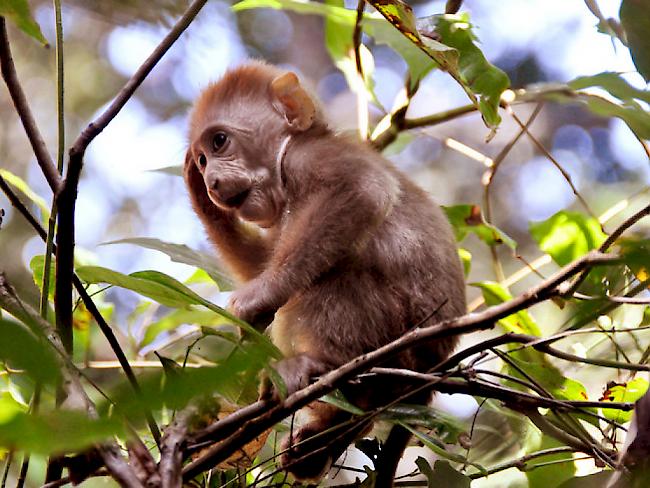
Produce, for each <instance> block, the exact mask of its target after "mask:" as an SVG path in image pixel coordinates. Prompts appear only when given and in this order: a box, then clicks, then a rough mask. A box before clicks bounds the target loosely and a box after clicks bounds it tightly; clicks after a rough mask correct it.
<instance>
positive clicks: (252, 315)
mask: <svg viewBox="0 0 650 488" xmlns="http://www.w3.org/2000/svg"><path fill="white" fill-rule="evenodd" d="M285 302H286V299H284V298H283V297H281V296H280V294H279V293H278V290H277V289H275V288H274V287H273V286H272V284H271V283H269V281H268V280H266V279H264V277H263V275H260V276H259V277H257V278H255V279H253V280H251V281H249V282H248V283H246V284H245V285H244V286H243V287H241V288H240V289H238V290H236V291H235V292H234V293H233V294H232V297H231V298H230V303H229V305H228V309H229V310H230V311H231V312H232V313H233V314H234V315H236V316H237V317H239V318H240V319H242V320H243V321H245V322H248V323H249V324H251V325H252V326H253V327H255V328H256V329H258V330H264V329H265V328H266V327H267V326H268V325H269V324H270V323H271V322H272V321H273V316H274V315H275V312H276V311H277V310H278V308H280V307H281V306H282V305H284V303H285Z"/></svg>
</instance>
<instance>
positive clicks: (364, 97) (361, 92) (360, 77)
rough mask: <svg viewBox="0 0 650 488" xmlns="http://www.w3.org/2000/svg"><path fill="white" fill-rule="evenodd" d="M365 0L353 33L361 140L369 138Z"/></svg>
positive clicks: (359, 10) (361, 5) (358, 5)
mask: <svg viewBox="0 0 650 488" xmlns="http://www.w3.org/2000/svg"><path fill="white" fill-rule="evenodd" d="M365 7H366V2H365V0H359V3H358V4H357V16H356V19H355V22H354V32H353V33H352V46H353V53H354V62H355V65H356V68H357V82H356V90H355V91H356V92H357V120H358V123H359V136H360V137H361V140H363V141H365V140H366V139H368V91H367V89H366V77H365V75H364V73H363V65H362V61H361V46H362V43H361V34H362V29H361V22H362V21H363V11H364V10H365Z"/></svg>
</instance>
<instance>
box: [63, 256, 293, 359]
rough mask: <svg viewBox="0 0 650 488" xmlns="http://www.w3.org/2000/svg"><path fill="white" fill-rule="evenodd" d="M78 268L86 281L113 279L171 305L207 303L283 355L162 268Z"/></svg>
mask: <svg viewBox="0 0 650 488" xmlns="http://www.w3.org/2000/svg"><path fill="white" fill-rule="evenodd" d="M76 271H77V274H78V275H79V277H80V278H81V279H82V280H83V281H85V282H86V283H109V284H111V285H115V286H119V287H121V288H126V289H127V290H132V291H135V292H137V293H139V294H140V295H143V296H146V297H148V298H151V299H152V300H154V301H156V302H158V303H160V304H162V305H166V306H168V307H172V308H187V306H188V305H203V306H204V307H206V308H207V309H209V310H212V311H213V312H214V313H216V314H218V315H220V316H221V317H223V318H224V319H227V320H228V321H230V322H231V323H233V324H235V325H237V326H238V327H240V328H242V329H243V330H245V331H246V332H247V333H248V334H249V335H250V337H252V338H254V340H255V341H257V342H259V343H260V344H264V345H265V347H266V348H267V350H268V351H269V352H270V353H272V354H273V355H274V356H277V357H280V356H281V354H280V352H279V351H278V349H277V348H276V347H275V346H274V345H273V344H272V343H271V341H270V340H269V339H268V338H267V337H266V336H264V334H261V333H260V332H258V331H257V330H255V329H254V328H253V327H251V326H250V325H249V324H247V323H246V322H243V321H242V320H239V319H238V318H237V317H235V316H234V315H232V314H231V313H230V312H228V311H227V310H225V309H223V308H221V307H220V306H218V305H215V304H214V303H212V302H210V301H208V300H206V299H205V298H202V297H201V296H199V295H197V294H196V293H195V292H194V291H192V290H191V289H189V288H188V287H187V286H185V285H184V284H183V283H181V282H180V281H178V280H176V279H175V278H172V277H171V276H168V275H166V274H164V273H161V272H159V271H138V272H136V273H131V274H130V275H125V274H123V273H120V272H118V271H113V270H111V269H108V268H102V267H100V266H81V267H79V268H77V270H76Z"/></svg>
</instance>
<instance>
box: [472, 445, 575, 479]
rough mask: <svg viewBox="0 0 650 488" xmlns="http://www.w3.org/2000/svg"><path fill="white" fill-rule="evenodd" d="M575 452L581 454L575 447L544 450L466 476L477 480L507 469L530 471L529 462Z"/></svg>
mask: <svg viewBox="0 0 650 488" xmlns="http://www.w3.org/2000/svg"><path fill="white" fill-rule="evenodd" d="M574 452H579V451H577V450H576V449H575V448H574V447H566V446H564V447H551V448H549V449H544V450H541V451H537V452H533V453H530V454H526V455H525V456H522V457H520V458H517V459H513V460H511V461H508V462H505V463H502V464H497V465H496V466H492V467H491V468H488V469H487V472H485V473H481V472H480V471H479V472H478V473H472V474H468V475H466V476H468V477H469V478H471V479H473V480H475V479H479V478H485V477H486V476H490V475H491V474H494V473H498V472H499V471H505V470H506V469H510V468H517V469H518V470H520V471H528V469H529V468H531V466H528V465H527V464H526V463H527V462H528V461H532V460H533V459H537V458H540V457H544V456H552V455H555V454H564V453H574ZM568 460H572V459H568Z"/></svg>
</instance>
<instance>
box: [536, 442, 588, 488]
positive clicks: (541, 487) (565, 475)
mask: <svg viewBox="0 0 650 488" xmlns="http://www.w3.org/2000/svg"><path fill="white" fill-rule="evenodd" d="M562 446H564V444H562V443H561V442H559V441H557V440H555V439H553V438H552V437H548V436H546V435H543V436H540V442H538V443H536V445H535V447H534V448H532V449H529V450H528V451H527V452H526V454H533V453H535V452H536V451H541V450H543V449H551V448H553V447H562ZM531 447H532V446H531ZM561 460H566V461H567V462H564V463H557V464H551V465H549V466H543V467H540V468H535V469H531V470H527V471H526V478H528V488H548V487H549V486H557V485H559V484H560V483H562V482H563V481H565V480H567V479H569V478H572V477H573V476H575V473H576V466H575V463H574V462H572V461H573V455H572V453H570V452H567V453H560V454H551V455H547V456H544V457H543V458H541V459H538V460H533V461H529V462H528V463H526V465H527V466H530V467H532V466H535V464H537V463H542V462H544V463H546V462H550V461H561Z"/></svg>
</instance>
